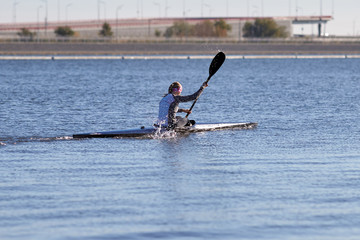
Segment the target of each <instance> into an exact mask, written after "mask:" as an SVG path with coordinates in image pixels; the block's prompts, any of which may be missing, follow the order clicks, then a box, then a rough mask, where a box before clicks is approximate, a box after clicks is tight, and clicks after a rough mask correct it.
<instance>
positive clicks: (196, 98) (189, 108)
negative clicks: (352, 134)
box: [185, 75, 212, 118]
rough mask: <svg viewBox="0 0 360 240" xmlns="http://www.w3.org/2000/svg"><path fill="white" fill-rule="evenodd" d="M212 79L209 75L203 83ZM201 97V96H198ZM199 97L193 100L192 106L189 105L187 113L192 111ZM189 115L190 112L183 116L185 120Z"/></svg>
mask: <svg viewBox="0 0 360 240" xmlns="http://www.w3.org/2000/svg"><path fill="white" fill-rule="evenodd" d="M211 77H212V75H209V77H208V79H207V80H206V81H205V82H206V83H208V82H209V80H210V78H211ZM200 95H201V94H200ZM200 95H199V96H198V97H197V98H196V99H195V101H194V102H193V104H192V105H191V107H190V108H189V111H191V110H192V109H193V107H194V106H195V103H196V101H197V100H198V99H199V97H200ZM189 115H190V112H188V113H187V114H186V116H185V118H187V117H188V116H189Z"/></svg>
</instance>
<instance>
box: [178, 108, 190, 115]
mask: <svg viewBox="0 0 360 240" xmlns="http://www.w3.org/2000/svg"><path fill="white" fill-rule="evenodd" d="M178 112H184V113H189V114H190V113H191V111H190V110H189V109H182V108H179V110H178Z"/></svg>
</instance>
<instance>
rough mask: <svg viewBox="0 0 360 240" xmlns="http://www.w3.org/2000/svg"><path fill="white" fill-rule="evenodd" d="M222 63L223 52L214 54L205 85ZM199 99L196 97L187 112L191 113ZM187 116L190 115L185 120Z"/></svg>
mask: <svg viewBox="0 0 360 240" xmlns="http://www.w3.org/2000/svg"><path fill="white" fill-rule="evenodd" d="M224 61H225V54H224V53H223V52H219V53H218V54H216V56H215V57H214V59H213V60H212V61H211V64H210V67H209V77H208V78H207V80H206V83H208V82H209V81H210V78H211V77H212V76H214V74H215V73H216V72H217V71H218V70H219V68H220V67H221V65H222V64H223V63H224ZM199 97H200V96H199ZM199 97H197V98H196V99H195V101H194V102H193V104H192V105H191V107H190V109H189V111H191V110H192V109H193V107H194V105H195V103H196V101H197V100H198V99H199ZM189 115H190V113H188V114H186V116H185V118H187V117H188V116H189Z"/></svg>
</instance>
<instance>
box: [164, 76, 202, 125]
mask: <svg viewBox="0 0 360 240" xmlns="http://www.w3.org/2000/svg"><path fill="white" fill-rule="evenodd" d="M207 86H208V84H207V83H206V82H204V83H203V85H202V86H201V87H200V89H199V90H198V91H197V92H195V93H194V94H192V95H187V96H181V95H180V94H181V92H182V86H181V84H180V83H179V82H173V83H172V84H171V85H170V87H169V90H168V93H167V94H165V95H164V97H163V98H162V99H161V101H160V104H159V117H158V125H161V126H162V127H168V128H171V129H173V128H175V127H184V126H191V125H193V124H195V121H193V120H188V119H187V118H183V117H180V116H176V113H178V112H184V113H191V111H190V110H189V109H182V108H179V103H181V102H189V101H193V100H195V99H196V98H197V97H199V96H200V94H201V93H202V91H203V90H204V89H205V88H206V87H207Z"/></svg>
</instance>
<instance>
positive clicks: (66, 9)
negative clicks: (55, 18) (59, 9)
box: [65, 3, 72, 22]
mask: <svg viewBox="0 0 360 240" xmlns="http://www.w3.org/2000/svg"><path fill="white" fill-rule="evenodd" d="M71 5H72V3H69V4H67V5H66V8H65V13H66V22H68V8H69V7H70V6H71Z"/></svg>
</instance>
